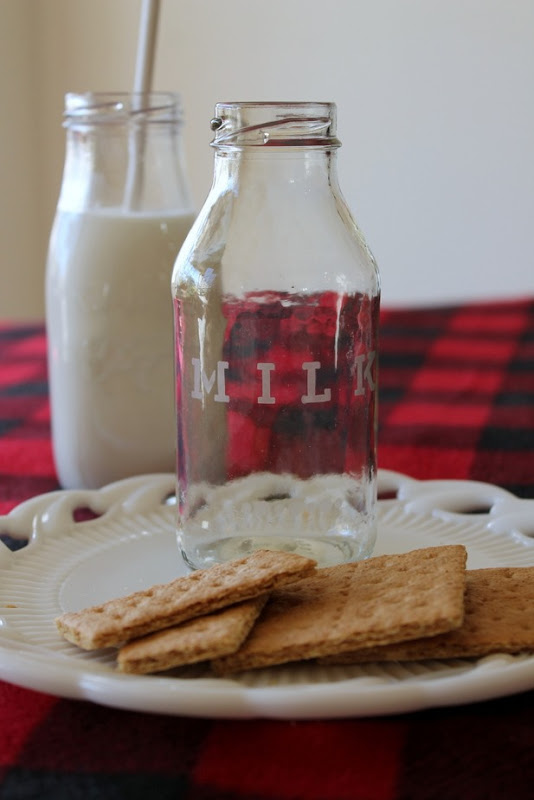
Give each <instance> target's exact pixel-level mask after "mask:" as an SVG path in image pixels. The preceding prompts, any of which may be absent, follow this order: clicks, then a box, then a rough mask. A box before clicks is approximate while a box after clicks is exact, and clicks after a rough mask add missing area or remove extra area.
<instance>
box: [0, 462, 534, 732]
mask: <svg viewBox="0 0 534 800" xmlns="http://www.w3.org/2000/svg"><path fill="white" fill-rule="evenodd" d="M173 492H174V477H173V476H172V475H150V476H142V477H139V478H132V479H128V480H125V481H120V482H119V483H115V484H112V485H110V486H107V487H105V488H103V489H100V490H98V491H63V492H52V493H49V494H46V495H42V496H40V497H37V498H34V499H32V500H30V501H28V502H26V503H24V504H22V505H21V506H19V507H18V508H16V509H15V510H14V511H12V512H11V513H10V514H9V515H7V516H5V517H0V533H1V534H7V535H8V536H10V537H12V538H15V539H20V538H27V537H28V536H29V537H30V543H29V544H28V545H27V546H26V547H23V548H21V549H18V550H11V549H8V547H5V546H4V545H3V543H0V615H1V616H0V678H2V679H4V680H7V681H10V682H12V683H15V684H18V685H20V686H25V687H29V688H32V689H37V690H40V691H44V692H49V693H51V694H55V695H59V696H62V697H70V698H78V699H86V700H91V701H94V702H96V703H100V704H102V705H109V706H114V707H119V708H127V709H132V710H137V711H146V712H154V713H163V714H174V715H188V716H205V717H227V718H240V717H242V718H245V717H271V718H278V719H297V718H300V719H305V718H323V719H326V718H335V717H346V716H364V715H365V716H369V715H382V714H396V713H401V712H406V711H415V710H419V709H423V708H429V707H437V706H445V705H454V704H460V703H466V702H473V701H479V700H486V699H490V698H496V697H501V696H504V695H507V694H512V693H515V692H520V691H523V690H527V689H531V688H533V687H534V657H532V656H515V657H514V656H509V655H504V654H502V655H501V654H498V655H493V656H490V657H486V658H481V659H471V660H461V659H456V660H449V661H431V662H414V663H410V664H397V663H392V664H387V665H379V664H366V665H362V666H354V667H324V666H318V665H316V664H312V663H300V664H292V665H287V666H281V667H276V668H271V669H264V670H257V671H250V672H247V673H244V674H242V675H240V676H239V677H236V678H234V679H221V678H212V677H210V675H209V673H208V671H207V670H206V669H205V668H204V667H191V668H188V669H183V670H176V671H175V672H174V673H172V674H169V673H166V674H164V675H160V676H141V677H138V676H130V675H121V674H119V673H117V672H116V671H115V668H114V660H113V655H112V654H111V653H110V652H109V651H107V652H103V653H102V652H100V653H86V652H83V651H81V650H79V649H78V648H76V647H74V646H73V645H70V644H69V643H67V642H66V641H64V640H63V639H61V638H60V637H59V635H58V634H57V632H56V629H55V626H54V622H53V620H54V618H55V617H56V616H57V615H58V614H60V613H61V612H63V611H65V610H76V609H79V608H83V607H84V606H87V605H92V604H94V603H99V602H102V601H104V600H106V599H109V598H110V597H114V596H118V595H121V594H125V593H128V592H131V591H135V590H137V589H141V588H145V587H148V586H150V585H152V584H154V583H161V582H165V581H168V580H171V579H172V578H174V577H176V576H178V575H182V574H186V573H187V568H186V566H185V565H184V563H183V561H182V559H181V557H180V555H179V552H178V549H177V544H176V539H175V533H174V507H173V505H172V504H169V502H168V498H169V496H170V495H172V494H173ZM379 494H380V495H381V496H383V497H387V496H392V495H394V496H395V497H394V499H382V500H380V502H379V534H378V541H377V546H376V549H375V554H379V553H386V552H390V553H391V552H403V551H407V550H411V549H414V548H417V547H427V546H433V545H438V544H447V543H448V544H452V543H462V544H464V545H465V546H466V547H467V550H468V567H469V568H478V567H486V566H488V567H489V566H503V565H507V566H527V565H534V501H526V500H518V499H517V498H515V497H513V496H512V495H510V494H509V493H507V492H505V491H504V490H502V489H498V488H497V487H494V486H491V485H488V484H482V483H474V482H467V481H415V480H413V479H411V478H408V477H406V476H403V475H399V474H398V473H393V472H388V471H381V472H380V476H379ZM80 507H90V508H91V509H92V510H93V511H94V512H96V513H99V514H100V515H101V516H99V517H98V518H97V519H94V520H91V521H85V522H75V521H74V519H73V511H74V509H76V508H80Z"/></svg>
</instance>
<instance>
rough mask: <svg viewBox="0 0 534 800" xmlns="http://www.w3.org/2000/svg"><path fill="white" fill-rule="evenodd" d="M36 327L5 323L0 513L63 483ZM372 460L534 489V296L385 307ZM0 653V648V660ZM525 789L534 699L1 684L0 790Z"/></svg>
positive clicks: (532, 493)
mask: <svg viewBox="0 0 534 800" xmlns="http://www.w3.org/2000/svg"><path fill="white" fill-rule="evenodd" d="M45 354H46V343H45V335H44V328H43V326H41V325H8V324H4V325H0V514H2V513H7V512H8V511H9V510H10V509H11V508H13V507H14V506H15V505H16V504H18V503H19V502H21V501H23V500H25V499H27V498H29V497H31V496H33V495H36V494H40V493H42V492H45V491H49V490H52V489H56V488H58V485H57V479H56V476H55V472H54V466H53V459H52V451H51V445H50V429H49V408H48V394H47V375H46V358H45ZM379 386H380V391H379V438H378V442H379V447H378V459H379V466H381V467H384V468H388V469H394V470H397V471H400V472H404V473H406V474H409V475H412V476H413V477H416V478H421V479H429V478H456V479H473V480H482V481H486V482H489V483H494V484H498V485H499V486H502V487H504V488H506V489H508V490H509V491H511V492H513V493H514V494H517V495H519V496H521V497H525V498H533V497H534V458H533V456H534V300H533V299H528V300H521V301H517V302H505V303H485V304H472V305H463V306H457V307H453V308H436V309H426V310H402V311H401V310H395V311H393V310H392V311H384V312H383V313H382V324H381V335H380V375H379ZM0 657H1V656H0ZM147 797H150V798H154V800H160V799H161V798H163V799H165V798H184V800H238V798H239V799H240V800H301V798H302V800H304V799H305V800H457V799H459V800H464V799H465V800H501V798H503V799H504V798H512V797H513V798H514V800H532V798H534V692H529V693H524V694H521V695H517V696H515V697H511V698H504V699H500V700H495V701H492V702H487V703H480V704H474V705H469V706H462V707H457V708H451V709H440V710H433V711H425V712H420V713H416V714H409V715H404V716H399V717H387V718H377V719H348V720H339V721H295V722H292V721H263V720H251V721H221V720H219V721H215V720H195V719H185V718H174V717H164V716H158V715H145V714H138V713H133V712H126V711H117V710H113V709H108V708H102V707H98V706H96V705H92V704H89V703H84V702H73V701H67V700H62V699H58V698H54V697H50V696H48V695H43V694H39V693H36V692H32V691H27V690H24V689H20V688H17V687H15V686H12V685H9V684H6V683H3V682H1V681H0V800H15V798H16V799H17V800H20V799H22V798H39V800H76V799H77V798H83V799H85V798H91V799H92V798H95V800H101V799H102V800H107V799H108V798H109V799H110V800H111V799H112V798H113V800H115V798H129V800H136V798H139V799H140V798H143V799H144V798H147Z"/></svg>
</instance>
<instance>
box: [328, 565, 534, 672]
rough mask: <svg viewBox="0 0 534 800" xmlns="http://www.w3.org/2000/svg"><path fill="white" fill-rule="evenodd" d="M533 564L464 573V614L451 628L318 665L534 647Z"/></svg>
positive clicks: (472, 654) (486, 653) (511, 651)
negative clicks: (458, 623) (423, 637)
mask: <svg viewBox="0 0 534 800" xmlns="http://www.w3.org/2000/svg"><path fill="white" fill-rule="evenodd" d="M533 608H534V567H495V568H493V567H490V568H486V569H477V570H468V571H467V573H466V595H465V617H464V622H463V625H462V626H461V627H460V628H457V629H456V630H453V631H450V632H448V633H442V634H440V635H439V636H431V637H428V638H425V639H416V640H413V641H410V642H404V643H399V644H389V645H385V646H384V647H374V648H366V649H363V650H358V651H354V652H349V653H343V654H341V655H338V656H329V657H328V658H322V659H320V660H321V663H322V664H361V663H364V662H369V661H421V660H424V659H433V658H469V657H474V656H483V655H489V654H490V653H520V652H529V651H534V613H533Z"/></svg>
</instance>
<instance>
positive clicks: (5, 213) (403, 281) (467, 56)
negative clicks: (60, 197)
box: [0, 0, 534, 318]
mask: <svg viewBox="0 0 534 800" xmlns="http://www.w3.org/2000/svg"><path fill="white" fill-rule="evenodd" d="M139 10H140V2H139V0H0V100H1V104H2V112H3V113H2V121H1V123H0V186H1V189H0V203H1V205H0V318H5V317H12V318H14V317H20V318H22V317H24V318H28V317H42V316H43V313H44V312H43V281H44V264H45V258H46V244H47V238H48V232H49V229H50V225H51V222H52V217H53V213H54V208H55V203H56V199H57V194H58V190H59V183H60V179H61V170H62V165H63V148H64V133H63V130H62V128H61V113H62V108H63V95H64V93H65V92H66V91H69V90H75V91H76V90H78V91H82V90H88V89H92V90H119V89H128V88H130V86H131V83H132V80H133V73H134V64H135V48H136V41H137V26H138V20H139ZM154 88H156V89H177V90H179V91H181V92H182V95H183V99H184V103H185V107H186V114H187V126H186V129H185V146H186V154H187V160H188V165H189V174H190V179H191V184H192V188H193V194H194V197H195V200H196V203H197V206H199V205H200V203H201V202H202V201H203V199H204V196H205V194H206V192H207V190H208V188H209V185H210V182H211V169H212V152H211V149H210V148H209V141H210V139H211V132H210V130H209V120H210V118H211V116H212V113H213V106H214V104H215V103H216V102H217V101H219V100H306V99H313V100H334V101H335V102H337V104H338V123H339V125H338V127H339V135H340V138H341V139H342V141H343V148H342V149H341V151H340V155H339V172H340V181H341V185H342V189H343V191H344V194H345V196H346V198H347V200H348V203H349V205H350V207H351V209H352V210H353V213H354V215H355V216H356V218H357V220H358V222H359V223H360V226H361V228H362V229H363V231H364V233H365V235H366V238H367V240H368V243H369V245H370V247H371V249H372V250H373V252H374V254H375V256H376V258H377V260H378V262H379V266H380V268H381V273H382V283H383V303H384V305H389V306H393V305H406V304H417V305H420V304H427V303H432V304H435V303H444V302H449V301H455V300H457V299H470V298H473V297H480V298H495V297H514V296H517V295H524V294H526V293H528V294H531V295H534V236H533V229H534V153H533V150H534V146H533V142H534V2H532V0H330V2H329V3H324V2H322V0H269V2H268V3H266V2H260V0H224V2H220V0H162V8H161V15H160V25H159V39H158V51H157V59H156V66H155V78H154Z"/></svg>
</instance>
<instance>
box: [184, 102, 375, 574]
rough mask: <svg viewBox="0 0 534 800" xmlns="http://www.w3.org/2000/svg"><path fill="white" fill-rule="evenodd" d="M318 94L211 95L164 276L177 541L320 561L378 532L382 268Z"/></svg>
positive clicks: (195, 559) (223, 553)
mask: <svg viewBox="0 0 534 800" xmlns="http://www.w3.org/2000/svg"><path fill="white" fill-rule="evenodd" d="M335 114H336V110H335V105H334V104H332V103H220V104H218V105H217V106H216V112H215V118H214V119H213V120H212V123H211V125H212V129H213V130H214V132H215V138H214V141H213V145H214V148H215V168H214V180H213V185H212V188H211V192H210V193H209V196H208V198H207V200H206V202H205V205H204V207H203V208H202V210H201V212H200V214H199V216H198V218H197V219H196V221H195V224H194V225H193V228H192V229H191V232H190V233H189V235H188V237H187V239H186V241H185V243H184V245H183V247H182V249H181V250H180V253H179V255H178V258H177V261H176V264H175V267H174V271H173V278H172V293H173V298H174V320H175V338H176V341H175V357H176V393H177V394H176V396H177V417H178V450H177V458H178V464H177V468H178V475H177V496H178V497H177V499H178V540H179V544H180V547H181V550H182V553H183V555H184V558H185V559H186V561H187V562H188V563H189V564H190V565H191V566H193V567H204V566H208V565H210V564H212V563H215V562H220V561H225V560H228V559H231V558H235V557H240V556H243V555H246V554H247V553H249V552H251V551H252V550H255V549H258V548H270V549H283V550H289V551H292V552H298V553H301V554H305V555H308V556H311V557H314V558H316V559H317V560H318V562H319V563H320V564H321V565H327V564H335V563H340V562H344V561H351V560H357V559H360V558H364V557H366V556H368V555H369V554H370V553H371V551H372V549H373V546H374V542H375V536H376V520H375V502H376V460H375V427H376V420H375V395H376V380H377V356H376V353H377V323H378V312H379V294H380V287H379V277H378V271H377V267H376V264H375V261H374V259H373V257H372V255H371V253H370V252H369V250H368V248H367V246H366V244H365V242H364V239H363V237H362V234H361V233H360V231H359V230H358V228H357V226H356V224H355V222H354V220H353V218H352V217H351V215H350V212H349V210H348V208H347V206H346V204H345V202H344V200H343V198H342V196H341V193H340V190H339V187H338V182H337V176H336V151H337V148H338V147H339V145H340V142H339V140H338V139H337V138H336V118H335Z"/></svg>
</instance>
